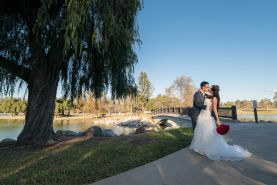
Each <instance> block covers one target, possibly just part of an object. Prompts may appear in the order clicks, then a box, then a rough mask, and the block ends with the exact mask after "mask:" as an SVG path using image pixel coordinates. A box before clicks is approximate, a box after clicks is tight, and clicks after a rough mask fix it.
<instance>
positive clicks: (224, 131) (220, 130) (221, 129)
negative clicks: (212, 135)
mask: <svg viewBox="0 0 277 185" xmlns="http://www.w3.org/2000/svg"><path fill="white" fill-rule="evenodd" d="M229 130H230V126H229V125H224V124H221V125H219V126H218V127H217V128H216V131H217V133H218V134H220V135H225V134H227V133H228V132H229Z"/></svg>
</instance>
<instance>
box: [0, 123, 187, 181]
mask: <svg viewBox="0 0 277 185" xmlns="http://www.w3.org/2000/svg"><path fill="white" fill-rule="evenodd" d="M191 139H192V130H191V129H184V128H182V129H174V130H167V131H161V132H155V133H145V134H139V135H133V136H124V137H113V138H91V139H88V140H86V139H82V138H75V139H72V140H70V141H67V142H65V143H60V144H58V145H55V146H52V147H49V148H45V149H31V148H10V149H0V165H1V166H0V167H1V168H0V184H1V185H8V184H20V185H25V184H39V185H43V184H45V185H50V184H51V185H70V184H74V185H76V184H87V183H92V182H95V181H98V180H100V179H103V178H106V177H109V176H113V175H116V174H118V173H120V172H124V171H126V170H129V169H132V168H134V167H137V166H140V165H143V164H145V163H148V162H151V161H153V160H156V159H158V158H161V157H163V156H166V155H168V154H170V153H173V152H175V151H178V150H180V149H182V148H185V147H186V146H188V145H189V144H190V142H191Z"/></svg>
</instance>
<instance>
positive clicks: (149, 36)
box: [135, 0, 277, 101]
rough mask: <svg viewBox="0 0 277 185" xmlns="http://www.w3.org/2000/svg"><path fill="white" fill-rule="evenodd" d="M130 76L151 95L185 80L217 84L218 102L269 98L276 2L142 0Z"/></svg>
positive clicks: (275, 86) (275, 59)
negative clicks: (141, 79)
mask: <svg viewBox="0 0 277 185" xmlns="http://www.w3.org/2000/svg"><path fill="white" fill-rule="evenodd" d="M138 22H139V27H140V36H141V40H142V42H143V44H142V45H141V48H140V49H138V56H139V62H138V64H137V65H136V68H135V69H136V78H137V77H138V74H139V73H140V72H141V71H145V72H147V73H148V76H149V78H150V80H151V81H152V83H153V85H154V88H155V91H154V96H156V95H157V94H162V93H164V89H165V87H168V86H169V85H170V84H171V83H172V82H173V80H174V79H175V78H176V77H178V76H181V75H186V76H190V77H191V78H192V79H193V80H194V83H195V84H196V85H197V86H198V84H199V83H200V82H201V81H203V80H205V81H209V82H210V83H211V84H218V85H220V86H221V96H222V99H223V101H228V100H236V99H241V100H242V99H261V98H271V99H272V97H273V94H274V91H277V1H276V0H144V9H143V10H142V11H141V12H140V14H139V17H138Z"/></svg>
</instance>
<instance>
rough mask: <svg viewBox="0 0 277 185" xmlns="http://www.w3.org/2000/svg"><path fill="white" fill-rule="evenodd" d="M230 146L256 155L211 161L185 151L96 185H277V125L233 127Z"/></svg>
mask: <svg viewBox="0 0 277 185" xmlns="http://www.w3.org/2000/svg"><path fill="white" fill-rule="evenodd" d="M226 139H227V140H228V141H229V143H236V144H239V145H241V146H243V147H245V148H247V149H248V150H249V151H250V152H251V153H253V155H252V156H251V157H250V158H248V159H246V160H243V161H238V162H226V161H211V160H209V159H207V158H206V157H204V156H201V155H199V154H197V153H194V152H192V151H190V150H189V149H188V148H184V149H182V150H180V151H177V152H175V153H173V154H171V155H168V156H166V157H164V158H161V159H159V160H156V161H153V162H151V163H148V164H146V165H143V166H140V167H137V168H134V169H132V170H129V171H127V172H124V173H121V174H118V175H116V176H112V177H109V178H106V179H103V180H101V181H98V182H96V183H93V185H217V184H220V185H242V184H243V185H246V184H247V185H277V124H273V123H263V124H254V123H253V124H250V123H237V124H231V132H230V134H229V135H228V137H226Z"/></svg>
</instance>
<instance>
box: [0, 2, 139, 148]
mask: <svg viewBox="0 0 277 185" xmlns="http://www.w3.org/2000/svg"><path fill="white" fill-rule="evenodd" d="M141 5H142V2H141V0H43V1H41V0H20V1H16V0H1V2H0V25H1V26H0V89H1V93H2V94H13V93H14V91H15V89H16V88H17V87H19V88H22V87H23V88H24V87H26V88H27V93H28V104H27V111H26V121H25V126H24V128H23V130H22V132H21V133H20V135H19V136H18V143H19V144H24V145H25V144H32V145H44V144H46V143H47V142H48V141H50V140H52V139H53V136H54V131H53V118H54V110H55V98H56V92H57V87H58V84H59V83H60V84H61V85H62V89H63V94H64V96H65V97H70V98H71V99H72V100H73V99H74V98H78V97H81V96H82V94H84V93H85V92H92V93H93V94H94V95H95V96H96V97H97V98H99V97H100V96H101V94H102V92H104V91H107V89H110V90H111V94H112V97H113V98H120V97H124V96H126V95H128V94H129V93H130V89H133V87H134V85H135V82H134V79H133V70H134V65H135V64H136V62H137V56H136V53H135V50H134V47H135V45H136V44H139V43H140V40H139V36H138V28H137V21H136V17H137V14H138V12H139V11H140V9H141ZM24 84H26V85H24Z"/></svg>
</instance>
